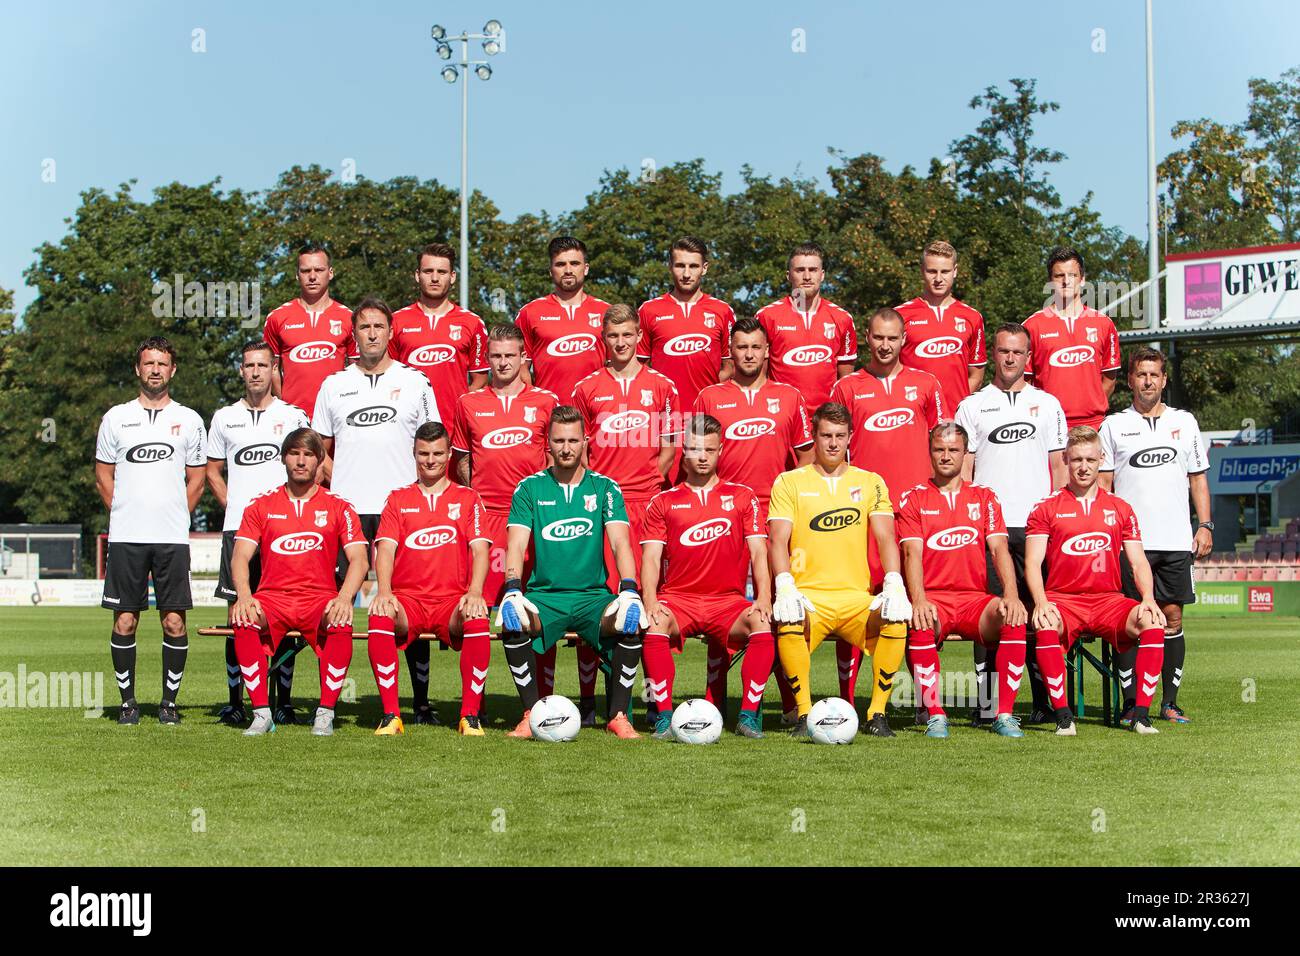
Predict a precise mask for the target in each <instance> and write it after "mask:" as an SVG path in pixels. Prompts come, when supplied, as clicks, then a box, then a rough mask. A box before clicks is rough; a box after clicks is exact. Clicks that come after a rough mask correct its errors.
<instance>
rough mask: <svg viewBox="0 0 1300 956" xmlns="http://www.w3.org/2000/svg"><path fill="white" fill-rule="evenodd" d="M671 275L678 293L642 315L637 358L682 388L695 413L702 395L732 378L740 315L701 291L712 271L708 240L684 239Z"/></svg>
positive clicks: (674, 249)
mask: <svg viewBox="0 0 1300 956" xmlns="http://www.w3.org/2000/svg"><path fill="white" fill-rule="evenodd" d="M668 270H669V272H670V273H671V274H672V280H673V287H672V290H671V291H669V292H665V293H664V294H663V295H661V296H659V297H658V298H657V299H651V300H650V301H648V302H643V303H642V304H641V308H639V309H638V310H637V315H638V316H639V317H640V319H641V342H640V344H639V345H638V346H637V353H636V354H637V358H639V359H641V360H642V361H645V362H649V363H650V364H651V365H652V366H654V368H655V370H656V371H659V372H662V373H663V374H664V375H667V376H668V378H669V380H670V381H671V382H672V383H673V385H675V386H677V394H678V395H679V396H680V397H681V402H682V407H683V408H690V407H692V406H693V405H694V404H695V399H696V396H698V395H699V394H700V390H701V389H703V388H706V387H707V386H709V385H712V384H714V383H715V382H725V381H726V380H727V379H728V378H729V377H730V376H731V355H730V353H729V351H728V349H727V337H728V335H729V334H730V332H731V326H732V323H733V322H735V320H736V315H735V313H734V312H733V311H732V310H731V306H729V305H727V303H725V302H723V301H722V300H721V299H715V298H714V297H713V296H711V295H706V294H705V292H704V290H703V288H701V283H702V281H703V279H704V277H705V275H707V274H708V271H709V247H708V246H707V245H706V244H705V243H704V241H703V240H702V239H697V238H695V237H694V236H683V237H682V238H681V239H678V240H677V241H676V242H674V243H673V244H672V246H671V247H670V248H669V250H668Z"/></svg>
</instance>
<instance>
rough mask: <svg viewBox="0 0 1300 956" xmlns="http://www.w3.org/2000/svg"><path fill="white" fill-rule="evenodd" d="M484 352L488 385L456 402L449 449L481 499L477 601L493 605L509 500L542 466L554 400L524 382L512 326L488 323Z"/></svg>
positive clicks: (520, 345) (501, 573)
mask: <svg viewBox="0 0 1300 956" xmlns="http://www.w3.org/2000/svg"><path fill="white" fill-rule="evenodd" d="M486 354H487V362H488V368H489V379H488V387H487V388H482V389H479V390H477V391H472V392H466V393H465V394H464V395H462V396H461V397H460V398H459V399H458V400H457V401H456V413H455V417H454V418H453V419H452V426H451V447H452V450H453V451H454V452H455V453H456V454H457V456H458V458H457V461H456V468H457V472H458V477H459V479H460V482H461V484H463V485H468V486H469V487H471V488H473V489H474V490H475V491H477V492H478V493H479V497H481V498H482V499H483V509H484V511H483V532H484V534H485V536H486V537H488V538H489V539H490V540H491V561H490V563H489V565H488V576H487V582H486V583H485V584H484V586H483V597H484V599H485V600H486V601H487V603H488V605H489V606H490V607H495V606H496V604H497V601H498V600H499V599H500V597H501V585H502V584H503V583H504V582H505V568H506V517H507V515H509V514H510V499H511V497H512V496H513V495H514V493H515V488H517V487H518V486H519V482H521V481H523V480H524V479H525V478H527V477H528V476H529V475H531V474H534V473H536V472H539V471H541V470H542V469H543V468H545V467H546V424H547V422H549V421H550V420H551V412H552V411H553V410H554V409H555V406H556V405H558V404H559V400H558V399H557V398H556V396H555V394H554V393H552V392H548V391H546V389H543V388H538V387H537V386H535V385H529V384H528V383H527V382H525V381H524V379H523V376H522V375H521V374H520V370H521V369H522V368H523V366H524V361H525V360H524V336H523V333H522V332H520V331H519V329H518V328H517V327H516V326H513V325H505V324H502V325H494V326H493V327H492V329H491V331H490V332H489V333H488V344H487V350H486ZM525 561H526V562H527V557H525ZM527 570H528V568H525V574H524V576H525V578H526V577H527Z"/></svg>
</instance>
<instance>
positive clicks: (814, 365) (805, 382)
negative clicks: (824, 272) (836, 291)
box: [756, 296, 858, 412]
mask: <svg viewBox="0 0 1300 956" xmlns="http://www.w3.org/2000/svg"><path fill="white" fill-rule="evenodd" d="M756 318H757V319H758V321H759V322H761V323H762V324H763V328H764V330H766V332H767V342H768V345H769V347H770V352H769V355H770V359H769V361H768V374H769V375H771V377H772V381H774V382H779V383H782V384H785V385H793V386H794V387H795V388H797V389H799V391H800V392H801V393H803V400H804V404H805V405H807V406H808V410H809V411H810V412H811V411H814V410H816V408H817V406H818V405H820V404H822V403H823V402H825V401H826V400H827V399H829V398H830V394H831V389H832V388H833V387H834V386H835V379H836V377H837V372H836V370H835V366H836V365H837V364H838V363H840V362H856V361H857V360H858V333H857V330H856V329H855V328H854V327H853V316H851V315H849V314H848V313H847V312H845V311H844V310H843V309H841V308H840V307H839V306H838V305H835V304H833V303H831V302H827V301H826V300H825V299H823V298H820V297H818V299H817V308H816V310H815V311H813V312H800V311H799V310H798V309H796V308H795V307H794V303H793V302H792V301H791V300H790V297H789V296H786V297H785V298H784V299H782V300H781V301H779V302H773V303H772V304H771V305H769V306H765V307H764V308H762V309H759V311H758V315H757V316H756Z"/></svg>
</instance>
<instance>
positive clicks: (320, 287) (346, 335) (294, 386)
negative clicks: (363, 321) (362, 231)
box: [262, 243, 357, 413]
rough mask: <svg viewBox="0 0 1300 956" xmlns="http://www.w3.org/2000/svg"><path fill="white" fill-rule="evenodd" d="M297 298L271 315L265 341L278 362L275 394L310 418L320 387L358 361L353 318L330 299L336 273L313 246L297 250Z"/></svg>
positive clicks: (327, 257)
mask: <svg viewBox="0 0 1300 956" xmlns="http://www.w3.org/2000/svg"><path fill="white" fill-rule="evenodd" d="M297 278H298V290H299V295H298V298H296V299H294V300H293V301H292V302H286V303H285V304H284V305H282V306H280V307H279V308H278V309H272V310H271V313H270V314H269V315H267V317H266V324H265V326H264V327H263V329H262V337H263V338H264V339H266V341H267V344H269V345H270V346H271V351H273V352H274V353H275V357H276V359H277V360H278V365H277V366H276V370H275V371H274V372H273V373H272V379H271V390H272V391H273V392H274V393H275V394H276V395H278V396H279V397H280V398H283V399H284V400H285V401H286V402H288V403H289V404H290V405H293V406H295V407H296V408H301V409H302V410H303V411H304V412H308V413H310V412H311V410H312V409H313V408H315V407H316V393H317V392H318V391H320V387H321V383H322V382H324V381H325V379H326V378H328V377H329V376H330V375H332V374H333V373H334V372H337V371H339V370H340V369H342V368H343V367H344V366H345V365H346V364H347V362H348V360H349V359H353V358H356V354H357V353H356V342H355V341H354V340H353V338H352V323H351V321H350V320H351V316H352V313H351V312H349V311H348V309H347V307H346V306H345V305H343V304H342V303H340V302H335V301H334V300H333V299H331V298H330V282H331V281H332V280H333V279H334V268H333V266H332V265H331V264H330V254H329V252H328V251H327V250H326V249H325V248H324V247H323V246H319V245H316V244H314V243H308V244H307V245H305V246H303V247H302V248H301V249H299V250H298V270H297Z"/></svg>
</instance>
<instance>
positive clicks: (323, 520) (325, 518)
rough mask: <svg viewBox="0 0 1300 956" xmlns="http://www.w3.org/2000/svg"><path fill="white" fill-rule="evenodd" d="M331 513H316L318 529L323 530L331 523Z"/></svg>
mask: <svg viewBox="0 0 1300 956" xmlns="http://www.w3.org/2000/svg"><path fill="white" fill-rule="evenodd" d="M329 520H330V513H329V512H328V511H317V512H316V527H318V528H323V527H325V525H327V524H328V523H329Z"/></svg>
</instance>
